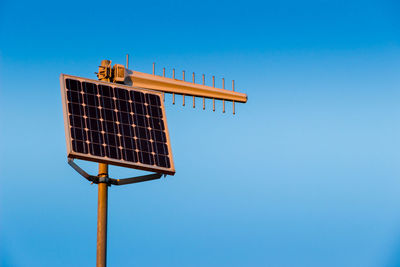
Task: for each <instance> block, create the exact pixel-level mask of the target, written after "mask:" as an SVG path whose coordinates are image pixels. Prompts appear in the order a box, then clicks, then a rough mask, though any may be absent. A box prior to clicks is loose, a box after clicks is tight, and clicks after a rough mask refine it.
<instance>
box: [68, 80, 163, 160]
mask: <svg viewBox="0 0 400 267" xmlns="http://www.w3.org/2000/svg"><path fill="white" fill-rule="evenodd" d="M66 88H67V101H68V102H67V106H68V116H69V122H70V133H71V138H72V149H73V151H75V152H79V153H84V154H88V155H94V156H100V157H108V158H111V159H117V160H121V159H122V160H125V161H129V162H135V163H142V164H146V165H154V166H159V167H164V168H170V167H171V163H170V158H169V156H170V155H169V152H168V146H167V138H166V134H165V125H164V121H163V115H162V110H161V99H160V97H159V96H158V95H155V94H150V93H143V92H139V91H130V90H126V89H123V88H118V87H111V86H107V85H97V84H94V83H90V82H80V81H79V80H75V79H66Z"/></svg>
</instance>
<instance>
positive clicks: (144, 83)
mask: <svg viewBox="0 0 400 267" xmlns="http://www.w3.org/2000/svg"><path fill="white" fill-rule="evenodd" d="M126 66H128V62H127V63H126ZM185 74H186V72H185V71H182V80H178V79H176V77H175V69H174V68H173V69H172V78H168V77H166V75H165V68H163V72H162V76H159V75H156V70H155V63H153V73H152V74H148V73H143V72H139V71H135V70H131V69H128V68H125V67H124V66H123V65H120V64H115V65H114V66H113V67H112V68H111V61H110V60H103V61H102V65H101V66H100V67H99V73H98V74H97V76H98V78H99V79H102V80H108V81H113V82H117V83H123V84H125V85H128V86H132V87H137V88H145V89H150V90H154V91H159V92H162V95H163V100H164V101H165V94H166V93H167V94H172V104H174V105H175V95H182V105H183V106H185V100H186V99H185V97H186V96H192V97H193V108H195V101H196V100H195V99H196V97H202V98H203V109H205V99H206V98H208V99H212V102H213V111H215V100H221V101H222V112H223V113H225V102H226V101H231V102H232V113H233V114H235V113H236V111H235V103H236V102H239V103H246V102H247V95H246V94H244V93H239V92H236V91H235V82H234V81H232V90H227V89H225V78H222V88H216V87H215V76H212V86H207V85H205V75H204V74H203V75H202V84H197V83H196V82H195V73H194V72H193V74H192V81H191V82H190V81H186V79H185V78H186V77H185Z"/></svg>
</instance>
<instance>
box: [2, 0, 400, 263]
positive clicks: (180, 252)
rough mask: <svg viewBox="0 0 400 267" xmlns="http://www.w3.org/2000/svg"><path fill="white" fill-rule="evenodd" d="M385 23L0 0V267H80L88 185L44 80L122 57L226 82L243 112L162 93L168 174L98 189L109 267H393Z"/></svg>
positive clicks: (396, 112)
mask: <svg viewBox="0 0 400 267" xmlns="http://www.w3.org/2000/svg"><path fill="white" fill-rule="evenodd" d="M399 11H400V5H399V4H398V3H397V2H396V1H322V0H321V1H280V2H278V1H259V2H258V1H246V2H232V1H218V2H215V1H202V2H188V1H168V2H165V1H153V2H144V1H140V2H139V1H127V2H121V1H120V2H115V3H111V2H99V1H98V2H93V3H86V2H83V1H69V2H65V3H63V2H57V1H43V2H37V1H36V2H28V1H8V0H5V1H1V2H0V81H1V82H0V123H1V127H0V179H1V186H0V240H1V242H0V259H1V260H0V264H1V266H90V265H92V266H93V265H94V264H95V256H96V251H95V248H96V208H97V187H96V186H95V185H90V184H89V183H88V182H86V181H85V180H84V179H83V178H81V177H80V176H79V175H78V174H77V173H76V172H75V171H74V170H73V169H72V168H71V167H69V165H68V164H67V160H66V147H65V138H64V123H63V117H62V108H61V97H60V89H59V75H60V74H61V73H66V74H72V75H77V76H83V77H87V78H95V75H94V72H95V71H97V66H98V65H99V63H100V61H101V60H102V59H111V60H112V61H113V63H120V64H124V63H125V54H127V53H129V54H130V57H131V61H130V67H131V68H133V69H135V70H138V71H143V72H148V73H150V72H151V70H152V62H156V66H157V71H158V74H161V68H162V67H166V69H167V74H169V75H170V74H171V71H172V68H175V69H176V71H177V73H179V74H178V75H177V77H178V78H179V77H180V76H179V75H180V73H181V72H180V71H181V70H185V71H186V72H187V73H191V72H192V71H194V72H196V74H197V75H198V76H197V77H198V78H200V75H201V74H202V73H205V74H206V77H207V78H208V81H207V82H208V83H209V84H210V82H211V80H210V79H209V78H210V77H211V75H215V76H216V77H217V85H220V81H221V80H220V79H221V78H222V77H225V79H226V81H227V84H229V82H230V80H231V79H235V81H236V85H237V90H238V91H241V92H245V93H247V94H248V97H249V101H248V103H246V104H238V105H237V114H236V115H235V116H233V115H232V114H231V113H230V112H231V106H230V105H227V113H225V114H222V113H221V104H220V103H218V104H217V111H216V112H215V113H213V112H212V109H211V106H210V105H211V102H207V109H206V111H203V110H202V109H201V108H200V105H198V106H197V108H196V109H192V108H191V105H190V101H189V103H188V105H186V106H185V107H182V105H181V98H179V97H177V105H175V106H174V105H172V101H171V98H168V97H167V100H166V111H167V118H168V125H169V131H170V135H171V143H172V150H173V153H174V160H175V167H176V171H177V173H176V175H175V176H173V177H167V178H166V179H162V180H157V181H152V182H146V183H142V184H136V185H128V186H123V187H111V188H110V190H109V239H108V249H109V250H108V264H109V266H277V267H280V266H307V267H309V266H371V267H372V266H374V267H375V266H377V267H378V266H379V267H381V266H389V267H393V266H400V256H399V255H400V179H399V175H400V167H399V164H398V162H399V160H400V153H399V150H400V143H399V138H398V136H399V134H400V126H399V125H400V124H399V123H400V120H399V118H400V108H399V103H398V102H399V97H400V92H399V85H400V76H399V71H400V37H399V36H400V35H399V34H400V30H399V29H400V20H399V17H398V14H399ZM197 103H200V100H198V101H197ZM80 163H81V164H82V166H84V167H85V168H86V169H87V170H89V171H90V172H92V173H95V172H96V164H92V163H85V162H80ZM136 174H138V175H140V174H142V172H140V171H136V170H131V169H123V168H117V167H111V168H110V175H111V176H112V177H119V178H123V177H128V176H133V175H136Z"/></svg>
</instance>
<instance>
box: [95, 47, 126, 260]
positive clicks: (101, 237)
mask: <svg viewBox="0 0 400 267" xmlns="http://www.w3.org/2000/svg"><path fill="white" fill-rule="evenodd" d="M128 63H129V56H128V55H126V66H127V67H128ZM99 80H100V81H104V79H101V78H100V79H99ZM98 177H99V183H98V196H97V198H98V199H97V250H96V266H97V267H106V266H107V210H108V164H105V163H99V174H98Z"/></svg>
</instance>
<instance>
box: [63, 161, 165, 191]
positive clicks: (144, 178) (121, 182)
mask: <svg viewBox="0 0 400 267" xmlns="http://www.w3.org/2000/svg"><path fill="white" fill-rule="evenodd" d="M68 164H69V165H70V166H71V167H72V168H73V169H74V170H75V171H77V172H78V173H79V174H80V175H82V176H83V177H84V178H86V180H88V181H89V182H92V183H95V184H98V183H106V184H107V185H108V186H111V185H125V184H134V183H140V182H146V181H151V180H155V179H159V178H161V176H162V175H163V174H162V173H153V174H148V175H142V176H136V177H129V178H124V179H113V178H110V177H99V176H95V175H90V174H88V173H87V172H85V171H84V170H83V169H82V168H81V167H79V166H78V165H77V164H76V163H75V162H74V159H73V158H68ZM100 175H101V174H100ZM165 176H166V175H165V174H164V177H165Z"/></svg>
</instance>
